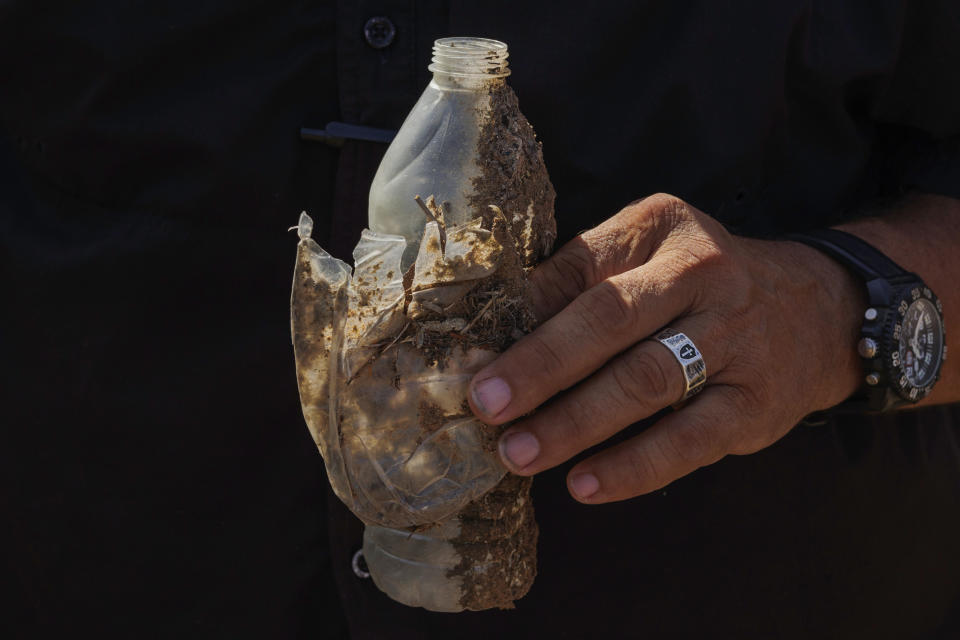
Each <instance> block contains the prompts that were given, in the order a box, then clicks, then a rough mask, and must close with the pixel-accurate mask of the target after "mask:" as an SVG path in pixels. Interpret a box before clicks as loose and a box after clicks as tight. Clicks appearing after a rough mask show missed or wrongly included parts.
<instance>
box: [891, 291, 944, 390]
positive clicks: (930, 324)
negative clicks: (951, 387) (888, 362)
mask: <svg viewBox="0 0 960 640" xmlns="http://www.w3.org/2000/svg"><path fill="white" fill-rule="evenodd" d="M901 327H902V329H901V331H900V344H899V348H900V366H901V367H902V369H903V375H904V376H905V377H906V379H907V382H908V383H909V385H910V386H912V387H926V386H928V385H930V384H931V383H932V382H933V381H934V379H935V378H936V376H937V372H938V370H939V368H940V361H941V359H942V357H943V325H942V324H941V321H940V314H939V313H937V308H936V306H935V305H934V303H933V302H931V301H930V300H929V299H927V298H925V297H920V298H918V299H916V300H914V301H913V302H912V303H911V304H910V306H908V307H907V310H906V313H904V314H903V319H902V320H901Z"/></svg>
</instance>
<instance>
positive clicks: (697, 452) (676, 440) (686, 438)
mask: <svg viewBox="0 0 960 640" xmlns="http://www.w3.org/2000/svg"><path fill="white" fill-rule="evenodd" d="M666 440H667V443H668V446H669V447H670V449H671V450H672V452H673V454H674V455H675V456H676V457H677V459H679V460H681V461H683V462H684V463H686V464H690V465H696V466H702V465H704V464H707V463H709V462H713V461H714V460H715V459H716V458H718V457H719V455H720V452H721V449H722V443H721V438H720V434H719V432H718V430H717V429H716V427H715V426H714V425H713V423H708V422H706V421H704V420H691V421H689V422H687V423H686V424H684V425H683V426H678V427H677V428H675V429H670V430H668V431H667V432H666Z"/></svg>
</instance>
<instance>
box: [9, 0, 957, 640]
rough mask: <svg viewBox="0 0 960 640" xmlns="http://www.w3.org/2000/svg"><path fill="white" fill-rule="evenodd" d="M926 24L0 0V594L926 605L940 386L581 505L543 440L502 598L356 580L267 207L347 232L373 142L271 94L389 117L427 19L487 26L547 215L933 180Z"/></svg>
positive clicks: (541, 607)
mask: <svg viewBox="0 0 960 640" xmlns="http://www.w3.org/2000/svg"><path fill="white" fill-rule="evenodd" d="M373 16H385V17H388V18H389V19H390V20H391V21H392V22H393V24H394V25H395V26H396V36H395V39H394V40H393V42H391V43H390V44H389V45H388V46H387V47H385V48H383V49H377V48H374V47H371V46H370V44H369V43H368V41H367V39H366V38H365V36H364V32H363V26H364V24H365V23H366V21H367V20H368V19H369V18H370V17H373ZM958 25H960V9H958V7H957V5H956V4H955V3H952V2H946V1H944V2H933V1H926V2H911V3H906V2H893V1H889V2H871V3H855V2H835V3H829V4H827V3H818V2H801V1H791V2H777V3H769V2H761V1H759V0H757V1H755V2H744V3H737V4H733V3H715V2H691V3H675V2H653V1H647V2H637V3H610V4H608V5H604V6H599V5H598V6H593V5H589V6H587V5H584V4H583V3H563V2H560V3H549V5H548V4H541V3H522V4H521V3H517V2H513V3H508V2H487V3H483V4H482V5H476V6H473V5H471V6H469V7H468V6H466V5H462V4H459V3H455V4H454V3H451V4H450V5H449V6H448V5H447V3H442V2H416V3H414V2H396V1H384V2H340V3H329V2H253V1H246V2H232V3H224V2H213V1H197V0H194V1H193V2H189V3H187V2H166V3H146V2H122V3H121V2H101V3H96V4H95V5H93V4H91V5H80V4H77V3H75V2H66V1H61V2H42V3H40V2H27V1H19V2H18V1H7V2H2V3H0V283H2V285H3V295H2V298H0V322H2V324H0V362H2V363H3V364H2V367H0V371H2V376H3V377H2V384H0V394H2V401H3V404H2V407H3V411H2V413H0V425H2V427H3V431H2V433H3V435H4V441H3V443H2V444H0V469H2V474H3V475H2V478H0V480H2V482H0V499H2V501H3V502H2V508H3V513H4V514H5V518H4V527H3V530H4V533H5V534H6V535H5V536H4V537H5V538H6V542H5V543H4V545H3V553H2V554H0V558H2V562H3V565H2V572H0V575H2V576H3V579H4V580H5V581H7V582H8V583H9V586H10V589H9V590H8V593H9V594H10V596H8V598H12V599H8V600H7V601H6V606H4V607H3V608H2V611H3V616H4V620H3V623H9V625H10V629H11V635H12V636H13V637H31V636H38V637H53V636H55V635H62V634H64V633H80V632H84V633H86V632H91V633H93V632H95V633H98V634H103V635H107V636H118V637H171V636H178V637H182V636H186V637H224V638H237V637H252V638H259V637H277V638H286V637H343V636H344V635H345V634H346V631H347V627H348V625H349V627H350V629H351V631H352V632H353V634H354V637H371V638H377V637H400V636H404V637H433V635H436V636H440V635H444V636H449V635H451V634H453V635H455V636H456V637H488V636H489V635H490V634H492V633H498V634H500V635H506V636H507V637H520V636H531V635H532V636H534V637H536V636H537V635H540V634H546V635H550V636H552V637H571V638H579V637H590V636H606V637H631V636H634V635H644V636H646V637H651V638H654V637H657V638H659V637H704V636H705V635H713V636H714V637H743V636H745V635H746V636H750V635H763V636H765V637H810V636H817V637H831V636H832V637H844V638H850V637H869V638H880V637H896V638H904V637H932V636H933V635H934V634H935V633H937V632H938V630H939V632H941V633H942V634H943V635H942V637H956V635H955V633H956V631H955V629H956V624H957V623H958V620H957V617H956V609H955V606H954V605H955V603H956V600H957V596H958V594H960V578H958V576H960V572H958V568H960V555H958V552H957V551H956V548H957V546H956V540H957V539H958V534H960V519H958V517H957V514H958V513H960V511H958V509H957V507H958V506H960V504H958V503H960V500H958V498H960V483H958V478H960V475H958V460H960V458H958V455H957V453H958V450H957V447H956V425H957V424H958V422H957V419H956V418H957V417H956V408H955V407H951V408H940V409H930V410H925V411H923V412H915V413H911V414H909V415H905V416H899V417H896V418H893V417H886V418H883V419H866V418H857V419H849V420H847V421H845V422H843V423H837V422H835V421H833V422H830V423H829V424H828V425H826V426H824V427H821V428H809V427H807V428H798V429H796V430H795V431H794V432H792V433H791V434H790V435H789V436H788V437H787V438H785V439H784V440H783V441H781V442H780V443H778V444H776V445H775V446H774V447H771V448H770V449H768V450H766V451H764V452H762V453H760V454H757V455H754V456H749V457H744V458H728V459H726V460H724V461H722V462H721V463H719V464H717V465H714V466H712V467H710V468H708V469H705V470H702V471H700V472H698V473H696V474H694V475H693V476H691V477H689V478H686V479H684V480H682V481H680V482H678V483H675V484H674V485H672V486H671V487H669V488H668V489H667V490H665V491H663V492H660V493H657V494H654V495H651V496H647V497H643V498H640V499H637V500H633V501H630V502H627V503H621V504H615V505H607V506H603V507H585V506H583V505H579V504H576V503H575V502H573V501H572V500H571V499H570V498H569V496H568V495H567V494H566V492H565V488H564V485H563V481H562V478H563V473H564V470H563V469H559V470H554V471H551V472H548V473H546V474H543V477H541V478H540V479H538V480H537V482H536V483H535V504H536V505H537V510H538V519H539V521H540V524H541V529H542V537H541V552H540V571H541V573H540V577H539V578H538V581H537V583H536V585H535V586H534V588H533V590H532V592H531V593H530V595H529V596H528V597H527V598H526V599H524V600H523V601H521V602H520V603H519V607H518V609H517V610H516V611H515V612H508V613H502V612H491V613H481V614H463V615H460V616H450V615H437V614H427V613H425V612H422V611H419V610H411V609H406V608H403V607H400V606H399V605H395V604H393V603H390V602H389V601H387V600H386V599H385V598H384V597H383V596H382V594H380V593H379V592H377V591H376V590H375V588H374V587H373V586H372V585H371V584H370V582H369V581H362V580H360V579H358V578H356V577H355V576H354V575H353V573H352V571H351V570H350V568H349V559H350V556H351V555H352V552H353V551H354V550H355V549H356V548H358V547H359V544H360V540H359V527H358V526H357V523H356V522H355V521H354V520H353V519H352V518H351V517H350V516H349V514H346V513H345V512H344V510H343V508H342V507H341V506H340V505H339V504H335V503H330V504H328V500H329V499H330V498H329V496H328V491H327V488H326V480H325V478H324V476H323V470H322V464H321V461H320V458H319V456H318V455H317V452H316V450H315V447H314V446H313V443H312V442H311V440H310V437H309V434H308V433H307V430H306V427H305V425H304V424H303V419H302V416H301V415H300V408H299V401H298V398H297V392H296V384H295V378H294V372H293V357H292V351H291V348H290V343H289V321H288V315H287V314H288V311H287V307H288V300H289V286H290V281H291V276H292V267H293V258H294V251H295V243H296V239H295V237H294V236H293V234H288V233H286V229H287V227H289V226H290V225H292V224H295V222H296V219H297V214H298V213H299V211H301V210H302V209H307V210H308V211H309V212H310V213H311V215H313V216H314V218H315V219H316V220H317V231H316V232H315V237H316V239H317V240H318V241H319V242H320V243H321V244H322V245H324V246H325V247H327V248H329V249H330V250H331V251H333V252H334V253H335V255H338V256H340V257H347V255H348V254H349V251H350V249H351V248H352V245H353V243H354V242H355V241H356V238H357V236H358V234H359V230H360V229H361V228H362V227H363V226H364V224H365V207H366V192H367V189H368V187H369V180H370V178H371V177H372V174H373V171H374V170H375V168H376V166H377V163H378V162H379V158H380V155H381V154H382V152H383V147H382V146H380V145H376V144H372V143H362V142H355V141H348V142H347V143H346V144H345V145H344V146H343V147H342V148H335V147H330V146H326V145H323V144H317V143H309V142H304V141H301V140H300V139H299V137H298V131H299V128H300V127H301V126H311V127H318V128H322V127H323V126H324V125H325V123H326V122H329V121H334V120H336V121H344V122H349V123H354V124H363V125H367V126H374V127H383V128H391V129H395V128H397V127H399V125H400V123H401V122H402V119H403V117H404V115H405V114H406V112H407V111H408V110H409V108H410V106H412V104H413V102H414V101H415V100H416V98H417V96H418V95H419V93H420V91H421V90H422V88H423V87H424V86H425V84H426V83H427V82H428V81H429V73H428V72H427V70H426V66H427V63H428V59H429V52H430V46H431V43H432V41H433V39H434V38H436V37H440V36H446V35H484V36H490V37H496V38H499V39H502V40H504V41H506V42H508V43H509V45H510V51H511V58H510V65H511V68H512V69H513V76H512V78H511V84H512V85H513V86H514V87H515V88H516V90H517V92H518V94H519V97H520V104H521V107H522V109H523V110H524V112H525V113H526V114H527V116H528V117H529V119H530V120H531V122H532V123H533V124H534V127H535V128H536V129H537V131H538V133H539V135H540V138H541V139H542V140H543V143H544V156H545V159H546V163H547V166H548V168H549V169H550V172H551V176H552V178H553V181H554V183H555V185H556V188H557V192H558V200H557V207H558V211H557V215H558V221H559V227H560V240H561V241H563V240H566V239H569V238H570V237H572V236H573V235H574V234H575V233H576V232H578V231H580V230H582V229H585V228H588V227H590V226H592V225H594V224H596V223H598V222H599V221H601V220H603V219H605V218H606V217H608V216H610V215H612V214H613V213H615V212H616V211H617V210H618V209H619V207H621V206H623V205H624V204H626V203H627V202H630V201H631V200H634V199H635V198H637V197H640V196H642V195H646V194H648V193H651V192H654V191H667V192H671V193H674V194H675V195H678V196H680V197H682V198H685V199H686V200H688V201H689V202H691V203H692V204H694V205H695V206H697V207H698V208H700V209H702V210H704V211H706V212H708V213H711V214H713V215H715V216H716V217H718V218H719V219H720V220H722V221H724V222H725V223H726V224H728V225H729V226H730V227H731V228H732V229H734V230H736V231H738V232H741V233H747V234H752V235H769V234H776V233H780V232H783V231H786V230H790V229H799V228H811V227H816V226H822V225H825V224H828V223H830V222H833V221H836V220H840V219H844V218H846V217H849V216H851V215H855V214H856V212H857V211H858V210H860V209H861V208H863V207H866V206H869V205H872V204H874V203H876V202H877V201H886V200H889V199H890V198H895V197H897V196H898V195H899V194H902V193H904V192H906V191H907V190H909V189H911V188H920V189H923V190H927V191H933V192H937V193H944V194H946V195H954V196H960V162H958V157H960V155H958V153H957V149H958V147H957V139H958V138H957V134H958V133H960V123H958V114H960V96H958V87H957V82H956V69H957V68H958V63H960V52H958V47H957V41H958V38H957V36H958V30H960V29H958ZM635 428H642V425H640V426H637V427H635ZM328 512H329V513H328ZM3 623H0V624H3Z"/></svg>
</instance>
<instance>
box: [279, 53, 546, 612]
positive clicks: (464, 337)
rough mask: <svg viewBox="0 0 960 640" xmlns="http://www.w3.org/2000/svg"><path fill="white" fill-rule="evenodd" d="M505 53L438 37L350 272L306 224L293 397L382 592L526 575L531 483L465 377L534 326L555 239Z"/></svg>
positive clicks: (486, 596)
mask: <svg viewBox="0 0 960 640" xmlns="http://www.w3.org/2000/svg"><path fill="white" fill-rule="evenodd" d="M506 58H507V47H506V45H505V44H503V43H501V42H497V41H495V40H486V39H480V38H445V39H442V40H438V41H437V42H436V43H435V46H434V58H433V64H432V65H431V66H430V69H431V70H432V71H433V72H434V78H433V81H432V82H431V83H430V85H429V86H428V87H427V89H426V90H425V91H424V93H423V95H422V96H421V98H420V100H419V101H418V102H417V104H416V106H415V107H414V109H413V110H412V111H411V113H410V115H409V116H408V117H407V120H406V121H405V122H404V124H403V126H402V127H401V129H400V131H399V132H398V134H397V137H396V138H395V140H394V142H393V143H392V144H391V146H390V148H389V149H388V151H387V153H386V155H385V156H384V159H383V162H382V163H381V165H380V168H379V170H378V172H377V176H376V178H375V179H374V182H373V185H372V187H371V190H370V210H369V216H370V227H371V230H365V231H364V232H363V234H362V237H361V240H360V243H359V244H358V245H357V247H356V249H355V250H354V265H355V266H354V269H352V270H351V269H350V267H348V266H347V265H346V264H345V263H343V262H341V261H340V260H337V259H335V258H333V257H332V256H330V255H329V254H327V253H326V252H325V251H324V250H323V249H322V248H320V247H319V245H317V244H316V243H315V242H314V241H313V240H312V239H311V237H310V236H311V232H312V221H311V219H310V218H309V216H307V215H306V214H303V215H301V218H300V222H299V225H298V232H299V236H300V243H299V245H298V251H297V265H296V272H295V275H294V284H293V293H292V301H291V322H292V332H293V341H294V351H295V354H296V361H297V374H298V383H299V387H300V397H301V403H302V405H303V411H304V416H305V418H306V421H307V425H308V427H309V428H310V431H311V433H312V434H313V437H314V440H315V441H316V443H317V446H318V448H319V449H320V452H321V454H322V455H323V458H324V461H325V463H326V467H327V473H328V476H329V478H330V483H331V485H332V487H333V489H334V491H335V493H336V494H337V496H338V497H339V498H340V499H341V500H343V501H344V503H345V504H346V505H347V506H348V507H349V508H350V509H351V510H352V511H353V512H354V513H355V514H356V515H357V516H358V517H359V518H360V519H361V520H363V521H364V523H365V525H366V528H365V532H364V544H363V552H364V556H365V559H366V563H367V566H368V568H369V572H370V574H371V576H372V577H373V579H374V582H375V583H376V584H377V586H378V587H379V588H380V589H381V590H382V591H384V592H385V593H387V595H389V596H390V597H391V598H393V599H395V600H397V601H399V602H403V603H405V604H408V605H411V606H421V607H425V608H427V609H430V610H433V611H462V610H464V609H471V610H479V609H487V608H492V607H501V608H509V607H512V606H513V602H514V601H515V600H516V599H518V598H520V597H522V596H523V595H524V594H525V593H526V592H527V590H529V588H530V586H531V584H532V582H533V578H534V576H535V574H536V537H537V528H536V522H535V521H534V518H533V507H532V504H531V502H530V497H529V491H530V480H529V479H527V478H520V477H517V476H512V475H510V474H507V473H506V470H505V468H504V467H503V466H502V464H501V463H500V461H499V458H498V456H497V453H496V439H497V436H498V435H499V433H500V431H501V429H500V428H494V427H490V426H488V425H485V424H483V423H482V422H480V421H478V420H477V419H476V418H474V416H473V414H472V412H471V411H470V408H469V404H468V403H467V385H468V384H469V381H470V379H471V377H472V376H473V374H474V373H476V372H477V371H479V369H480V368H482V367H483V366H485V365H486V364H487V363H488V362H490V361H491V360H493V359H494V358H495V357H496V355H497V353H499V352H500V351H502V350H503V349H505V348H506V347H507V346H509V344H510V343H512V342H513V341H514V340H516V339H517V338H518V337H521V336H522V335H523V334H524V333H526V332H528V331H530V330H531V329H532V328H533V326H534V324H535V319H534V317H533V315H532V313H531V311H530V306H529V303H528V296H527V291H526V273H527V271H528V270H529V269H530V268H531V267H532V266H533V265H535V264H536V263H537V262H538V261H539V260H540V259H541V258H542V257H544V256H545V255H546V254H547V253H549V251H550V249H551V247H552V244H553V239H554V237H555V235H556V232H555V223H554V220H553V200H554V191H553V187H552V186H551V184H550V181H549V178H548V177H547V173H546V169H545V167H544V165H543V156H542V153H541V151H540V146H539V143H537V141H536V139H535V137H534V134H533V129H532V128H531V127H530V125H529V123H528V122H527V121H526V119H525V118H524V117H523V115H522V114H521V113H520V111H519V108H518V106H517V101H516V96H515V95H514V94H513V92H512V91H511V90H510V89H509V87H508V86H507V84H506V81H505V78H506V76H507V75H508V73H509V71H508V70H507V64H506Z"/></svg>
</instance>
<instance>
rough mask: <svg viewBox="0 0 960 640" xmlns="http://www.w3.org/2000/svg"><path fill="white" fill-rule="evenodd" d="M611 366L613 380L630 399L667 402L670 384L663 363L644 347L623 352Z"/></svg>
mask: <svg viewBox="0 0 960 640" xmlns="http://www.w3.org/2000/svg"><path fill="white" fill-rule="evenodd" d="M617 364H618V365H619V366H615V367H614V368H613V372H614V376H615V378H614V379H615V380H617V384H618V385H619V386H620V388H621V390H622V392H623V393H624V395H626V396H627V397H628V398H629V399H630V400H631V401H633V402H637V403H646V402H649V401H651V400H653V401H655V402H660V403H663V404H667V403H669V402H672V401H673V400H675V398H672V397H671V395H670V394H671V391H672V385H671V382H670V380H671V379H670V377H669V376H668V374H667V372H666V370H665V369H664V366H663V364H662V363H661V362H660V361H659V360H658V359H657V358H656V357H654V356H653V355H652V354H650V353H649V352H648V351H646V349H643V348H637V349H634V350H632V351H629V352H627V353H625V354H624V355H623V356H622V357H621V358H620V359H619V360H618V362H617Z"/></svg>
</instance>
